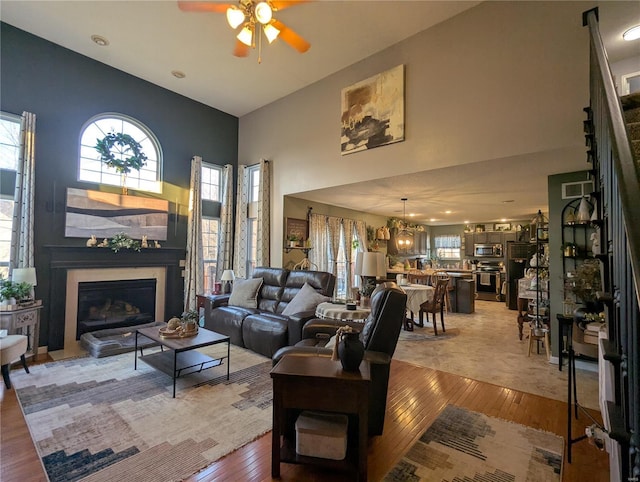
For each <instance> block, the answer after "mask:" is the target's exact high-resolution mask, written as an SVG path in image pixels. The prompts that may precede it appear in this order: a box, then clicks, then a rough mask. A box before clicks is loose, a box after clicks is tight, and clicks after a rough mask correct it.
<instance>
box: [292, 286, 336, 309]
mask: <svg viewBox="0 0 640 482" xmlns="http://www.w3.org/2000/svg"><path fill="white" fill-rule="evenodd" d="M330 300H331V298H330V297H328V296H324V295H321V294H320V293H318V292H317V291H316V290H314V289H313V287H312V286H311V285H310V284H309V283H305V284H304V285H303V286H302V288H300V291H298V293H297V294H296V295H295V296H294V297H293V299H292V300H291V301H289V304H288V305H287V306H285V308H284V310H283V311H282V314H283V315H284V316H291V315H293V314H295V313H300V312H302V311H311V310H315V309H316V306H318V305H319V304H320V303H322V302H324V301H330Z"/></svg>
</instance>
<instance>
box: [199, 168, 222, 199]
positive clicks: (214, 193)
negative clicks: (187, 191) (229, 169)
mask: <svg viewBox="0 0 640 482" xmlns="http://www.w3.org/2000/svg"><path fill="white" fill-rule="evenodd" d="M221 176H222V168H221V167H219V166H214V165H212V164H205V163H203V164H202V175H201V176H200V192H201V193H202V200H203V201H205V200H206V201H216V202H220V196H221V193H220V177H221Z"/></svg>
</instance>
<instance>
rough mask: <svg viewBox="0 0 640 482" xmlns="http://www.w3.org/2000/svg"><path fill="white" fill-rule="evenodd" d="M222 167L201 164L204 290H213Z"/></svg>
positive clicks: (218, 231)
mask: <svg viewBox="0 0 640 482" xmlns="http://www.w3.org/2000/svg"><path fill="white" fill-rule="evenodd" d="M221 178H222V168H221V167H220V166H216V165H213V164H206V163H203V164H202V173H201V176H200V192H201V194H202V211H203V216H202V223H201V225H202V257H203V260H202V262H203V267H204V270H203V271H204V290H205V292H206V293H209V292H212V291H213V288H214V286H213V284H214V283H215V282H216V267H217V261H218V236H219V234H220V217H219V216H220V201H221V196H222V193H221V188H220V179H221Z"/></svg>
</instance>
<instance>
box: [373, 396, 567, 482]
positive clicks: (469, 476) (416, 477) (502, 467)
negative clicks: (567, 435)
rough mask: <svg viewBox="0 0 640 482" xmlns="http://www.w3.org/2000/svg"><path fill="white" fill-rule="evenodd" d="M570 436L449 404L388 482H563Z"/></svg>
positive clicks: (387, 478) (392, 472) (389, 477)
mask: <svg viewBox="0 0 640 482" xmlns="http://www.w3.org/2000/svg"><path fill="white" fill-rule="evenodd" d="M563 451H564V441H563V438H562V437H559V436H557V435H555V434H552V433H548V432H543V431H540V430H536V429H533V428H529V427H525V426H524V425H520V424H517V423H513V422H507V421H505V420H500V419H497V418H493V417H488V416H486V415H483V414H481V413H476V412H471V411H469V410H466V409H464V408H460V407H456V406H453V405H447V407H445V409H444V410H443V411H442V413H441V414H440V415H439V416H438V418H437V419H436V420H435V421H434V422H433V424H432V425H431V426H430V427H429V428H428V429H427V431H426V432H425V433H424V434H423V435H422V437H420V440H418V442H416V444H415V445H414V446H413V447H412V448H411V449H410V450H409V452H408V453H407V454H406V455H405V456H404V457H403V458H402V460H401V461H400V462H399V463H398V464H397V465H396V466H395V467H394V468H393V469H392V470H391V471H390V472H389V473H388V474H387V475H386V477H385V479H384V480H385V481H387V482H396V481H397V482H400V481H402V482H411V481H429V482H431V481H436V480H438V481H447V482H518V481H522V482H524V481H527V482H547V481H548V482H552V481H553V482H557V481H560V480H561V469H562V454H563Z"/></svg>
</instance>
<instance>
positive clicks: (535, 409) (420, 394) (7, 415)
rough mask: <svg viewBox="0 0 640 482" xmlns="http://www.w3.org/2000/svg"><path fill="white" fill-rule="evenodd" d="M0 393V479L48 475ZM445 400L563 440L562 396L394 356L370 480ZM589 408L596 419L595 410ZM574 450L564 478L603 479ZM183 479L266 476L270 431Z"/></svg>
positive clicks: (7, 396)
mask: <svg viewBox="0 0 640 482" xmlns="http://www.w3.org/2000/svg"><path fill="white" fill-rule="evenodd" d="M16 369H19V368H16ZM0 400H1V401H2V402H1V406H0V467H1V468H0V480H2V481H3V482H23V481H41V480H42V481H44V480H46V477H45V475H44V472H43V470H42V467H41V464H40V460H39V458H38V455H37V453H36V451H35V447H34V446H33V443H32V441H31V438H30V435H29V431H28V429H27V426H26V423H25V421H24V417H23V415H22V411H21V409H20V406H19V404H18V402H17V399H16V396H15V393H14V391H13V390H6V389H5V388H4V385H3V386H2V388H0ZM447 404H454V405H458V406H461V407H465V408H468V409H470V410H474V411H477V412H482V413H485V414H487V415H490V416H494V417H498V418H502V419H505V420H511V421H513V422H517V423H521V424H524V425H528V426H530V427H534V428H538V429H541V430H547V431H550V432H553V433H556V434H558V435H561V436H563V437H564V438H565V445H566V433H565V431H566V424H567V419H566V404H565V403H563V402H560V401H556V400H551V399H548V398H544V397H540V396H538V395H532V394H529V393H524V392H519V391H516V390H511V389H508V388H504V387H500V386H497V385H492V384H490V383H484V382H479V381H476V380H472V379H469V378H464V377H460V376H458V375H453V374H450V373H445V372H441V371H438V370H434V369H431V368H424V367H419V366H416V365H413V364H410V363H405V362H402V361H398V360H394V361H393V363H392V365H391V378H390V384H389V392H388V401H387V416H386V420H385V429H384V434H383V435H382V436H379V437H372V438H371V439H370V441H369V448H368V461H369V463H368V470H369V480H372V481H377V480H380V479H382V477H384V475H385V474H386V472H387V471H388V470H389V469H390V468H391V467H393V465H395V463H396V462H397V461H398V460H399V459H400V458H401V457H402V455H403V454H404V453H405V452H406V451H407V450H408V448H409V447H410V446H411V445H412V444H413V443H414V442H415V441H416V440H417V439H418V437H419V436H420V435H421V434H422V433H423V432H424V430H425V429H426V428H427V427H428V426H429V425H430V424H431V423H432V422H433V420H435V418H436V417H437V415H438V413H439V412H440V411H441V410H442V409H443V408H444V407H445V406H446V405H447ZM590 413H591V415H592V416H593V417H594V418H595V419H597V420H600V415H599V413H597V412H594V411H590ZM587 425H590V421H589V420H588V418H587V417H586V416H585V415H584V414H581V416H580V419H579V420H578V421H576V423H575V424H574V433H573V437H576V436H578V435H580V434H583V433H584V429H585V427H586V426H587ZM572 454H573V463H571V464H569V463H568V462H567V460H566V459H567V457H566V450H565V460H564V467H563V477H562V480H563V481H565V482H574V481H575V482H578V481H608V480H609V462H608V455H607V453H606V452H601V451H599V450H598V449H597V448H595V447H594V446H592V445H591V444H589V442H587V441H586V440H585V441H581V442H578V443H577V444H575V445H574V446H573V449H572ZM280 472H281V480H284V481H294V480H295V481H300V480H304V481H329V480H330V481H340V480H345V481H347V480H352V478H350V477H347V476H344V475H342V474H336V473H331V472H327V471H322V470H320V469H317V468H316V469H313V468H310V467H307V466H298V465H291V464H282V466H281V471H280ZM187 480H188V481H190V482H204V481H214V480H215V481H268V480H272V479H271V434H270V433H269V434H266V435H264V436H262V437H260V438H258V439H257V440H255V441H254V442H252V443H250V444H247V445H246V446H244V447H242V448H241V449H239V450H237V451H235V452H234V453H232V454H229V455H228V456H226V457H224V458H222V459H220V460H219V461H217V462H216V463H214V464H212V465H211V466H210V467H208V468H206V469H205V470H203V471H201V472H200V473H198V474H195V475H193V476H192V477H190V478H189V479H187Z"/></svg>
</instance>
